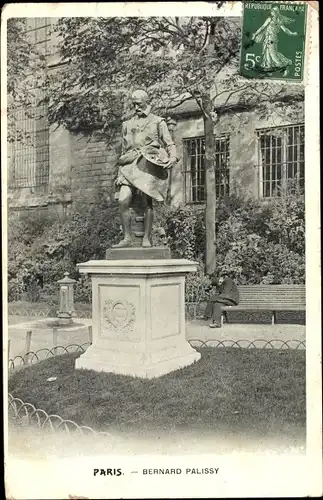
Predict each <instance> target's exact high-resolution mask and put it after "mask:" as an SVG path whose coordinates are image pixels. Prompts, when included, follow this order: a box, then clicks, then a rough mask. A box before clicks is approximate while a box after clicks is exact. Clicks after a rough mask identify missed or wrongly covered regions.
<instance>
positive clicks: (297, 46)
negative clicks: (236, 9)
mask: <svg viewBox="0 0 323 500" xmlns="http://www.w3.org/2000/svg"><path fill="white" fill-rule="evenodd" d="M306 12H307V5H306V4H305V3H296V2H291V3H280V2H261V1H258V2H257V1H253V2H245V3H244V11H243V26H242V44H241V55H240V73H241V75H242V76H244V77H246V78H265V79H275V80H277V79H284V80H293V81H302V80H303V75H304V52H305V31H306Z"/></svg>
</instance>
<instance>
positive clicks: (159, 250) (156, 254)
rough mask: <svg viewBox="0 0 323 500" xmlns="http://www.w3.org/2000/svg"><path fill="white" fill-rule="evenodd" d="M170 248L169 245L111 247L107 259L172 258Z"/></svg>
mask: <svg viewBox="0 0 323 500" xmlns="http://www.w3.org/2000/svg"><path fill="white" fill-rule="evenodd" d="M170 258H171V253H170V249H169V248H167V247H151V248H143V247H125V248H109V249H108V250H107V252H106V259H107V260H144V259H146V260H151V259H154V260H155V259H170Z"/></svg>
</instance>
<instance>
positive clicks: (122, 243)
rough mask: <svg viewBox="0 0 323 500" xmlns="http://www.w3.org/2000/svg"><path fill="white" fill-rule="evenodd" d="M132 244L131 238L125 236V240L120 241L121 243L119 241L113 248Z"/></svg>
mask: <svg viewBox="0 0 323 500" xmlns="http://www.w3.org/2000/svg"><path fill="white" fill-rule="evenodd" d="M131 246H132V240H131V238H124V239H123V240H121V241H119V243H117V244H116V245H112V248H125V247H131Z"/></svg>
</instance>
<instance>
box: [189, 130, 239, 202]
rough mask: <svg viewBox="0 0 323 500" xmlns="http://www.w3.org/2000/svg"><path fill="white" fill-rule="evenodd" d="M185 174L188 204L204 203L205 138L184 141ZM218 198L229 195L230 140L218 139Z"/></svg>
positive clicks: (216, 158) (216, 161)
mask: <svg viewBox="0 0 323 500" xmlns="http://www.w3.org/2000/svg"><path fill="white" fill-rule="evenodd" d="M183 142H184V144H183V145H184V158H183V174H184V186H185V187H184V189H185V191H184V192H185V202H186V203H204V202H205V200H206V193H205V138H204V137H194V138H189V139H184V141H183ZM214 163H215V182H216V196H217V197H221V196H223V195H225V194H228V193H229V163H230V139H229V136H228V135H225V136H222V137H216V139H215V151H214Z"/></svg>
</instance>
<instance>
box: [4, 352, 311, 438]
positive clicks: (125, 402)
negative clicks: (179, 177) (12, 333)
mask: <svg viewBox="0 0 323 500" xmlns="http://www.w3.org/2000/svg"><path fill="white" fill-rule="evenodd" d="M200 352H201V353H202V358H201V360H200V361H198V362H197V363H195V364H194V365H191V366H188V367H186V368H183V369H181V370H177V371H175V372H173V373H170V374H168V375H164V376H162V377H160V378H157V379H152V380H144V379H139V378H131V377H128V376H122V375H115V374H112V373H97V372H94V371H92V370H74V364H75V359H76V358H77V357H78V356H80V354H79V353H73V354H64V355H60V356H57V357H55V358H50V359H47V360H44V361H41V362H39V363H37V364H35V365H32V366H29V367H26V368H24V369H22V370H19V371H17V372H15V373H13V375H11V376H10V379H9V392H11V393H12V394H13V395H14V396H16V397H19V398H21V399H22V400H23V401H25V402H29V403H33V404H34V405H35V406H36V407H38V408H41V409H43V410H45V411H46V412H47V413H52V414H53V413H56V414H58V415H60V416H61V417H63V418H66V419H71V420H74V421H75V422H77V423H78V424H83V425H89V426H91V427H92V428H94V429H97V430H110V431H112V430H113V429H115V430H118V431H120V430H122V431H125V430H131V431H136V430H143V429H144V430H145V432H150V431H152V432H153V431H154V430H157V429H159V430H163V429H164V430H165V429H167V430H176V429H184V428H188V429H192V430H198V429H205V430H210V431H213V430H217V431H218V432H219V431H220V432H221V429H223V432H225V430H228V431H229V432H235V431H236V432H243V431H247V430H249V431H251V432H256V433H258V432H260V433H262V434H265V435H268V434H276V432H277V433H279V432H288V429H293V428H298V429H303V431H301V433H302V434H303V432H304V434H305V352H304V351H296V350H281V351H280V350H270V349H237V348H218V349H215V348H213V349H212V348H204V349H201V351H200ZM49 377H57V380H56V381H52V382H48V381H47V379H48V378H49Z"/></svg>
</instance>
